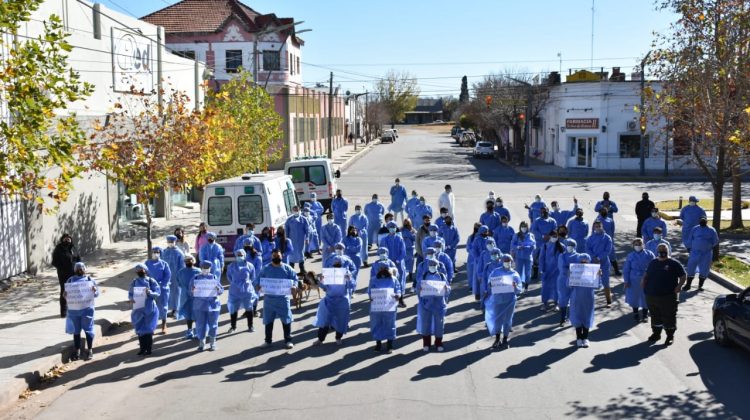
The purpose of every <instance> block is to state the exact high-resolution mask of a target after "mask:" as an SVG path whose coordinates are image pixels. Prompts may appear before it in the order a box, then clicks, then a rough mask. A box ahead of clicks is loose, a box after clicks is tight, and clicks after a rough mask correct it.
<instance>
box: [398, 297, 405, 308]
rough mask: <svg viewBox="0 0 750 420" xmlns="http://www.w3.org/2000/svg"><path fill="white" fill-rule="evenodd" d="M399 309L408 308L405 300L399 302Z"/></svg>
mask: <svg viewBox="0 0 750 420" xmlns="http://www.w3.org/2000/svg"><path fill="white" fill-rule="evenodd" d="M398 307H399V308H406V303H404V300H403V299H401V300H399V301H398Z"/></svg>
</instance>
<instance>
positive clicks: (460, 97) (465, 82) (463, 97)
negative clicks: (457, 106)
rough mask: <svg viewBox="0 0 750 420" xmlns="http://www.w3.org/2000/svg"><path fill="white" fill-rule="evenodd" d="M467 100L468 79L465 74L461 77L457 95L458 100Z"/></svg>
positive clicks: (461, 101)
mask: <svg viewBox="0 0 750 420" xmlns="http://www.w3.org/2000/svg"><path fill="white" fill-rule="evenodd" d="M468 101H469V81H468V79H467V78H466V76H464V77H462V78H461V93H460V94H459V95H458V102H460V103H465V102H468Z"/></svg>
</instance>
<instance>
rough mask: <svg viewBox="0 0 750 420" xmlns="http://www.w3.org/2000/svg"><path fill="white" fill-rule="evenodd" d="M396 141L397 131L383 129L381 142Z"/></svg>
mask: <svg viewBox="0 0 750 420" xmlns="http://www.w3.org/2000/svg"><path fill="white" fill-rule="evenodd" d="M395 141H396V133H394V132H393V131H392V130H385V131H383V135H382V136H380V142H381V143H393V142H395Z"/></svg>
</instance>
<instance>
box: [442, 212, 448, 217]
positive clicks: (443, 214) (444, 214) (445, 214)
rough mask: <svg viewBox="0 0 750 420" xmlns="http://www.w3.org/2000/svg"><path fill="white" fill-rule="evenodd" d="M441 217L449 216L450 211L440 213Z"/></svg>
mask: <svg viewBox="0 0 750 420" xmlns="http://www.w3.org/2000/svg"><path fill="white" fill-rule="evenodd" d="M440 216H441V217H448V213H440Z"/></svg>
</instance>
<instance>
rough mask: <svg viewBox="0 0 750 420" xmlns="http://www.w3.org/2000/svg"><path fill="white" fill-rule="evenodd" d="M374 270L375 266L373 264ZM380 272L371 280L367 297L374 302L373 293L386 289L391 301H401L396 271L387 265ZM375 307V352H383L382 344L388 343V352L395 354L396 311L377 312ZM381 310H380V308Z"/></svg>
mask: <svg viewBox="0 0 750 420" xmlns="http://www.w3.org/2000/svg"><path fill="white" fill-rule="evenodd" d="M373 268H375V265H374V264H373ZM377 269H378V271H377V274H376V275H375V277H374V278H371V279H370V286H369V287H368V289H367V295H368V296H369V298H370V301H371V302H372V295H373V291H374V290H377V289H386V290H387V291H386V292H384V293H386V294H387V293H389V292H390V296H389V298H390V299H396V300H399V299H400V298H401V294H402V289H401V282H400V281H399V280H398V277H397V276H398V273H396V272H394V271H396V270H392V269H389V268H388V267H387V266H385V265H380V266H378V267H377ZM374 309H375V308H374V307H373V305H372V304H371V305H370V333H371V334H372V338H373V340H375V351H376V352H380V351H382V342H383V340H385V341H386V352H387V353H389V354H390V353H392V352H393V341H394V340H395V339H396V309H395V308H393V310H390V311H375V310H374ZM378 309H380V308H378Z"/></svg>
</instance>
